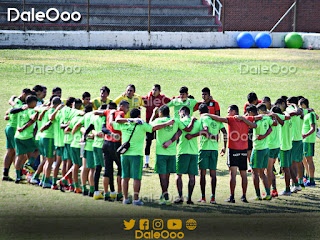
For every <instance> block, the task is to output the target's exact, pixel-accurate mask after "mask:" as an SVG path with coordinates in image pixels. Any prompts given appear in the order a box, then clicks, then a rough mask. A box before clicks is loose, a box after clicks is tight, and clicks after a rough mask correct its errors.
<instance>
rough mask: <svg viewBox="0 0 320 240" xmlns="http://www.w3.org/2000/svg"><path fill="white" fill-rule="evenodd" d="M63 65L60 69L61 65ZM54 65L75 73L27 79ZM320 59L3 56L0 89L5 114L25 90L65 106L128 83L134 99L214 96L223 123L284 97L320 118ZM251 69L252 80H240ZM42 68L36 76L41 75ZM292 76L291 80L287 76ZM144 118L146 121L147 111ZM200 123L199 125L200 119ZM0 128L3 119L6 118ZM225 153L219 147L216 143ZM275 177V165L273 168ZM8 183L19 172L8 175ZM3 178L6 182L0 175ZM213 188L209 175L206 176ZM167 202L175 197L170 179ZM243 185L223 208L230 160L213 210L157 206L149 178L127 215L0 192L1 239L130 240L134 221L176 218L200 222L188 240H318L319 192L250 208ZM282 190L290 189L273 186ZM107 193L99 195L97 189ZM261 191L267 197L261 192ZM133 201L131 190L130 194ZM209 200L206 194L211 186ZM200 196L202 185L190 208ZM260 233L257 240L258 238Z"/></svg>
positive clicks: (0, 150)
mask: <svg viewBox="0 0 320 240" xmlns="http://www.w3.org/2000/svg"><path fill="white" fill-rule="evenodd" d="M60 64H61V65H60ZM55 65H60V66H58V67H60V69H61V66H63V67H64V68H67V70H68V69H70V68H74V69H76V71H77V72H78V70H79V69H80V72H79V73H76V72H73V73H70V74H69V73H66V72H65V73H58V72H53V73H52V72H46V73H43V72H42V73H36V72H33V73H31V70H30V69H31V68H32V66H33V67H34V66H38V67H39V66H40V68H42V69H44V68H46V69H48V67H54V66H55ZM319 66H320V51H307V50H289V49H267V50H262V49H249V50H239V49H221V50H155V51H153V50H150V51H126V50H115V51H84V50H83V51H69V50H68V51H64V50H0V73H1V74H0V83H1V86H2V91H1V92H0V99H1V102H2V103H3V104H1V105H0V114H1V116H4V114H5V111H6V110H7V109H8V104H7V101H8V99H9V98H10V96H11V95H13V94H14V95H19V94H20V92H21V90H22V89H23V88H25V87H29V88H32V87H33V86H34V85H36V84H43V85H45V86H47V87H48V90H49V91H48V94H50V91H51V89H52V88H53V87H55V86H59V87H61V88H62V90H63V92H62V97H63V98H67V97H68V96H74V97H80V96H81V95H82V93H83V92H84V91H89V92H90V93H91V96H92V97H98V96H99V89H100V87H101V86H103V85H107V86H108V87H109V88H110V89H111V94H110V97H111V98H112V99H114V98H116V97H117V96H118V95H120V94H121V93H123V92H124V90H125V87H126V86H127V85H128V84H130V83H131V84H135V86H136V89H137V91H136V93H137V94H139V95H146V94H147V93H148V92H149V91H150V90H151V88H152V86H153V84H155V83H159V84H161V86H162V93H163V94H165V95H167V96H169V97H172V96H176V95H178V94H179V92H178V91H179V88H180V87H181V86H188V87H189V93H190V94H191V95H193V96H194V97H195V98H196V99H198V100H200V99H201V89H202V88H203V87H206V86H207V87H209V88H210V89H211V93H212V96H213V98H214V99H215V100H217V101H218V102H219V104H220V107H221V115H222V116H226V114H227V107H228V106H229V105H231V104H237V105H238V106H239V107H240V108H241V109H242V107H243V105H244V104H245V102H246V96H247V94H248V93H249V92H251V91H254V92H256V93H257V95H258V97H259V98H263V97H264V96H269V97H270V98H271V99H272V101H273V102H274V101H275V100H276V99H277V98H278V97H280V96H281V95H287V96H294V95H303V96H305V97H307V98H308V99H309V101H310V105H311V107H312V108H314V109H315V110H316V111H317V112H320V105H319V102H320V94H319V89H320V70H319ZM241 68H242V70H243V69H247V68H249V69H251V73H247V74H246V73H244V72H243V71H242V72H241ZM270 68H271V69H272V70H273V71H274V72H276V70H277V69H278V68H280V69H282V71H280V72H279V73H274V72H272V71H268V72H266V70H265V72H264V73H259V74H256V71H258V70H259V69H270ZM38 69H39V68H38ZM288 69H289V70H291V72H288V73H287V72H286V70H288ZM143 113H144V112H143ZM195 116H197V117H198V116H199V114H198V113H196V114H195ZM2 119H3V118H2ZM5 126H6V122H5V121H4V120H1V121H0V131H1V132H2V135H1V136H2V137H1V138H0V157H1V160H0V163H1V166H3V157H4V154H5V151H6V150H5V135H4V129H5ZM220 146H222V143H220ZM318 146H319V139H318V140H317V145H316V157H315V166H316V183H317V184H318V186H319V185H320V181H319V176H320V170H319V169H320V163H319V156H320V151H319V147H318ZM154 150H155V142H154V144H153V145H152V153H151V165H152V166H154V157H155V156H154V152H155V151H154ZM276 166H277V168H278V165H276ZM10 174H11V176H14V169H13V168H11V171H10ZM1 177H2V176H1ZM207 177H208V179H207V180H209V176H207ZM183 178H184V195H186V193H187V176H184V177H183ZM170 180H171V184H170V188H169V193H170V195H171V196H176V195H177V192H176V187H175V182H174V176H173V175H172V176H171V178H170ZM239 180H240V178H239V177H238V184H237V188H236V204H233V205H230V204H227V203H225V202H224V200H225V199H226V198H227V197H228V195H229V175H228V168H227V165H226V157H220V158H219V162H218V183H217V193H216V200H217V203H218V204H217V205H214V206H213V205H209V204H206V205H199V204H195V205H194V206H187V205H182V206H168V207H162V206H159V205H158V204H157V202H156V200H157V199H158V196H159V194H160V184H159V180H158V176H157V175H156V174H154V173H153V172H152V171H145V172H144V174H143V179H142V189H141V196H142V197H144V198H145V201H146V204H145V206H143V207H135V206H124V205H122V204H120V203H109V202H104V201H94V200H93V199H89V198H88V197H82V196H80V195H75V194H73V193H61V192H60V191H52V190H43V189H41V188H39V187H35V186H31V185H15V184H14V183H5V182H1V183H0V226H1V227H0V238H1V239H8V238H13V239H17V238H19V239H20V238H23V239H28V238H33V239H34V238H36V239H38V238H50V239H60V238H67V239H73V238H77V239H79V238H80V239H87V238H90V239H91V238H95V239H102V238H114V239H134V233H133V231H124V230H123V225H122V221H123V220H129V219H131V218H134V219H140V218H149V219H150V220H152V219H154V218H161V219H170V218H180V219H189V218H193V219H195V220H196V221H197V222H198V227H197V228H196V230H194V231H188V230H186V229H185V228H184V233H185V238H188V239H194V238H197V237H201V238H203V239H213V238H216V239H233V238H238V239H256V238H269V239H270V238H280V237H281V238H283V239H297V238H302V237H303V238H304V239H317V238H319V234H320V231H319V227H318V226H319V222H320V221H319V220H320V212H319V210H320V205H319V200H320V193H319V187H318V186H317V187H316V188H311V189H310V188H309V189H306V190H304V191H302V192H300V193H298V194H294V195H293V196H291V197H280V198H277V199H273V200H272V201H270V202H264V201H263V202H254V201H253V200H251V201H250V198H253V197H254V196H255V193H254V188H253V183H252V178H251V175H250V174H249V179H248V180H249V185H248V194H247V195H248V198H249V201H250V203H249V204H243V203H241V202H240V199H239V198H240V197H241V188H240V181H239ZM277 183H278V189H279V190H282V189H283V188H284V181H283V180H282V179H281V180H280V179H279V178H278V179H277ZM101 189H102V188H101ZM261 189H263V187H262V184H261ZM129 190H130V192H132V186H130V189H129ZM206 192H207V199H208V198H209V196H210V188H209V186H207V190H206ZM199 197H200V186H199V177H197V178H196V187H195V190H194V194H193V199H194V200H197V199H198V198H199ZM257 234H258V235H257Z"/></svg>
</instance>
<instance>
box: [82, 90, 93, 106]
mask: <svg viewBox="0 0 320 240" xmlns="http://www.w3.org/2000/svg"><path fill="white" fill-rule="evenodd" d="M90 97H91V94H90V93H89V92H84V93H83V94H82V106H81V108H80V110H84V108H85V107H86V106H87V105H91V107H92V106H93V104H92V103H91V102H90Z"/></svg>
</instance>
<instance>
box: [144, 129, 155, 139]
mask: <svg viewBox="0 0 320 240" xmlns="http://www.w3.org/2000/svg"><path fill="white" fill-rule="evenodd" d="M153 139H156V132H155V131H154V132H151V133H149V132H146V141H152V140H153Z"/></svg>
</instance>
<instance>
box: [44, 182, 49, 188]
mask: <svg viewBox="0 0 320 240" xmlns="http://www.w3.org/2000/svg"><path fill="white" fill-rule="evenodd" d="M42 188H51V184H50V183H43V184H42Z"/></svg>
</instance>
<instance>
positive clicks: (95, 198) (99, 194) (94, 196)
mask: <svg viewBox="0 0 320 240" xmlns="http://www.w3.org/2000/svg"><path fill="white" fill-rule="evenodd" d="M103 198H104V196H103V195H102V193H101V192H100V191H97V192H94V194H93V199H94V200H98V199H103Z"/></svg>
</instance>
